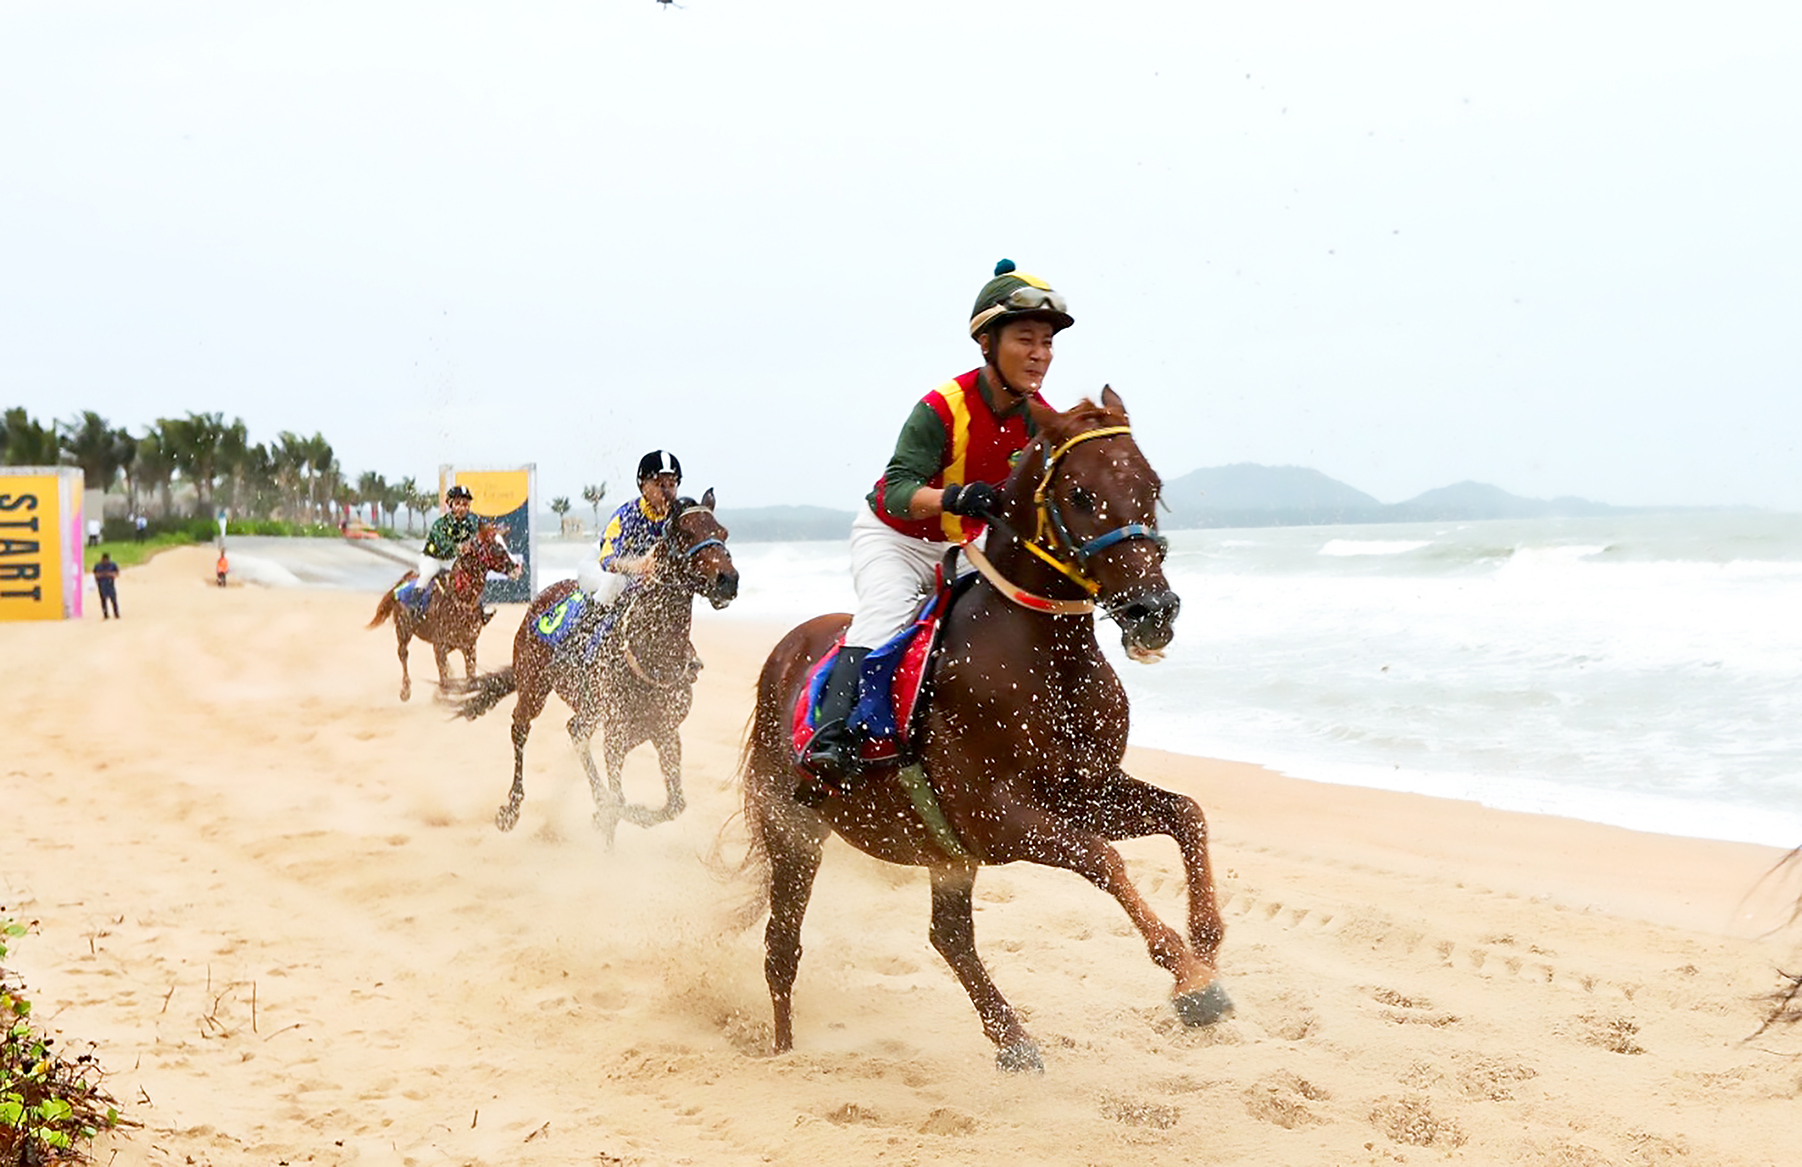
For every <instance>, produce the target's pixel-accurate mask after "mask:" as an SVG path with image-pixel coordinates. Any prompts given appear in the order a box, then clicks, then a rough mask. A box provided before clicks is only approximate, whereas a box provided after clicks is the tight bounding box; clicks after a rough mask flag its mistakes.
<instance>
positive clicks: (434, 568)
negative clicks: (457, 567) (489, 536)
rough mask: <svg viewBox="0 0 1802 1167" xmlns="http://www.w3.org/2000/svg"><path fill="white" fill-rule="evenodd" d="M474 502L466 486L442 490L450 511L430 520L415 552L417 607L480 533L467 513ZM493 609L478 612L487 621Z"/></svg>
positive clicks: (415, 603) (473, 518) (477, 526)
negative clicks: (422, 539) (429, 525)
mask: <svg viewBox="0 0 1802 1167" xmlns="http://www.w3.org/2000/svg"><path fill="white" fill-rule="evenodd" d="M474 502H475V496H474V495H473V494H471V493H469V487H467V486H463V485H461V484H459V485H456V486H453V487H451V488H450V489H449V490H447V491H445V492H444V504H445V506H447V507H449V508H450V513H448V514H443V515H439V516H438V518H437V520H436V521H434V522H433V523H432V529H431V530H430V531H428V532H427V533H426V537H425V550H423V551H421V552H420V553H419V578H418V579H417V580H416V581H415V582H414V585H413V586H414V589H415V591H414V601H413V602H414V606H415V607H417V608H418V609H419V610H420V611H424V610H425V606H426V604H427V603H429V602H430V598H431V594H432V581H433V580H434V579H436V578H437V576H438V574H439V573H440V572H442V571H443V570H444V569H445V568H446V567H449V566H450V564H451V562H452V561H453V560H454V559H456V558H457V552H458V551H460V550H461V549H462V547H463V545H464V544H465V543H468V542H469V541H470V540H471V539H474V538H475V537H476V536H477V535H478V534H480V533H481V525H480V524H479V523H478V522H477V521H476V517H475V516H474V515H472V514H470V513H469V508H470V505H471V504H472V503H474ZM493 615H494V613H493V612H484V613H482V622H483V623H487V622H488V620H489V619H490V618H492V616H493Z"/></svg>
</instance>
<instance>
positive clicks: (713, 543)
mask: <svg viewBox="0 0 1802 1167" xmlns="http://www.w3.org/2000/svg"><path fill="white" fill-rule="evenodd" d="M697 512H699V513H701V514H704V515H708V516H710V517H711V516H712V515H713V508H712V507H709V506H702V505H701V504H700V503H695V504H694V505H693V506H686V507H683V508H682V509H681V510H679V511H676V512H675V513H674V514H672V515H670V518H669V531H668V533H667V534H665V535H664V537H663V540H664V543H665V545H666V546H670V547H674V546H675V539H674V536H675V534H676V520H678V519H680V518H681V517H682V516H683V515H690V514H695V513H697ZM715 521H716V522H717V521H718V520H717V519H715ZM725 545H726V541H725V540H724V539H716V538H714V537H712V536H709V537H707V538H705V539H702V540H700V541H699V542H697V543H695V544H694V545H693V546H692V547H689V548H687V549H685V550H683V551H680V552H677V553H676V554H678V555H680V556H681V558H682V559H685V560H687V565H688V566H689V567H690V568H692V567H693V566H694V561H695V556H697V555H699V554H700V553H701V552H703V551H705V550H707V549H708V548H709V547H724V546H725ZM689 586H691V587H692V586H693V582H692V580H691V581H690V583H689Z"/></svg>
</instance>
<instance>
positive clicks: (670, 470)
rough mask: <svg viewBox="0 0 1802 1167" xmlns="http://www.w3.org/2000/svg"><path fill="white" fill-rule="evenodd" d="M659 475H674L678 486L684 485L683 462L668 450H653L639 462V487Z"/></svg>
mask: <svg viewBox="0 0 1802 1167" xmlns="http://www.w3.org/2000/svg"><path fill="white" fill-rule="evenodd" d="M659 474H674V475H675V476H676V485H677V486H680V485H682V462H681V460H680V459H678V458H677V457H676V456H675V455H674V454H672V453H670V452H669V451H668V450H652V451H651V452H650V453H648V454H646V455H645V456H644V457H642V458H640V459H639V460H638V485H640V486H643V485H644V484H645V483H646V482H647V481H649V480H650V479H652V478H655V477H657V476H658V475H659Z"/></svg>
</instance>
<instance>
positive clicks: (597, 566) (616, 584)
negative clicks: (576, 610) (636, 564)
mask: <svg viewBox="0 0 1802 1167" xmlns="http://www.w3.org/2000/svg"><path fill="white" fill-rule="evenodd" d="M627 578H628V577H627V576H626V575H625V573H624V572H618V571H608V570H607V569H606V568H604V567H602V566H601V561H600V560H598V559H589V560H586V561H584V562H582V563H579V564H577V565H576V586H577V587H579V588H581V589H582V590H583V591H585V592H587V593H588V594H589V595H590V596H591V597H593V599H594V601H595V603H597V604H599V605H601V607H603V608H605V607H607V606H608V605H610V604H612V603H613V601H614V600H617V599H619V594H620V592H622V591H624V590H625V588H626V580H627Z"/></svg>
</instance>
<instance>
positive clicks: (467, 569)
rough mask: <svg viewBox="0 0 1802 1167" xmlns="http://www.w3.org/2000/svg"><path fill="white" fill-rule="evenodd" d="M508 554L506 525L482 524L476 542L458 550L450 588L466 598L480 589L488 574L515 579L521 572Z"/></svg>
mask: <svg viewBox="0 0 1802 1167" xmlns="http://www.w3.org/2000/svg"><path fill="white" fill-rule="evenodd" d="M524 570H525V569H524V568H522V567H521V566H520V565H519V564H518V563H516V562H514V559H513V556H512V555H510V554H509V553H508V551H507V524H505V523H482V524H480V525H479V526H477V528H476V534H475V538H473V539H471V540H470V541H469V542H467V543H465V544H463V546H461V547H459V548H457V559H456V562H455V563H453V564H452V565H451V587H452V588H453V589H455V590H456V591H457V592H458V594H459V595H463V596H468V595H470V594H471V593H472V592H479V591H481V589H482V582H483V581H484V580H485V579H487V578H488V573H489V572H491V571H492V572H498V573H500V574H501V575H504V576H506V577H507V578H508V579H518V578H519V574H520V572H522V571H524Z"/></svg>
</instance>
